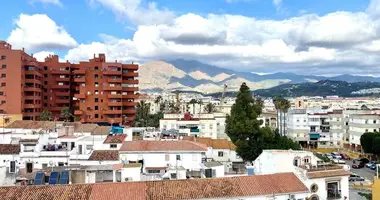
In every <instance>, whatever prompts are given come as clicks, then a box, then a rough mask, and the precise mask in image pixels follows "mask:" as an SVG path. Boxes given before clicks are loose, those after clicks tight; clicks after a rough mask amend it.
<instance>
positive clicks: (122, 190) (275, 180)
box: [0, 173, 308, 200]
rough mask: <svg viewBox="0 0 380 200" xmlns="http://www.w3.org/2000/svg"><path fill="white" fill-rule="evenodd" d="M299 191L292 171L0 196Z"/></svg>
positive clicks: (18, 190) (77, 199)
mask: <svg viewBox="0 0 380 200" xmlns="http://www.w3.org/2000/svg"><path fill="white" fill-rule="evenodd" d="M289 183H292V184H289ZM300 192H305V193H307V192H308V189H307V187H306V186H305V185H304V184H303V183H302V182H301V181H300V180H299V179H298V178H297V177H296V176H295V175H294V174H293V173H283V174H271V175H255V176H240V177H229V178H213V179H187V180H186V179H185V180H174V181H148V182H123V183H100V184H78V185H75V184H74V185H65V186H59V185H55V186H51V185H50V186H28V187H2V188H0V195H1V197H5V199H20V200H24V199H25V200H26V199H27V200H40V199H54V200H61V199H70V200H71V199H73V200H87V199H88V200H104V199H107V200H119V199H126V200H129V199H130V200H145V199H146V200H151V199H154V200H174V199H217V198H231V197H245V196H262V195H269V194H270V195H271V194H292V193H300Z"/></svg>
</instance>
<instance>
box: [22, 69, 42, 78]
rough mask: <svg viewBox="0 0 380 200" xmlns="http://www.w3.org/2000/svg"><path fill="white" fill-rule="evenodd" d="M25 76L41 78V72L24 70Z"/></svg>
mask: <svg viewBox="0 0 380 200" xmlns="http://www.w3.org/2000/svg"><path fill="white" fill-rule="evenodd" d="M25 75H35V76H40V77H41V76H42V74H41V72H40V71H37V70H25Z"/></svg>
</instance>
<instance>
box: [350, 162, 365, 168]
mask: <svg viewBox="0 0 380 200" xmlns="http://www.w3.org/2000/svg"><path fill="white" fill-rule="evenodd" d="M363 167H364V162H358V161H357V162H355V163H354V164H352V168H354V169H360V168H363Z"/></svg>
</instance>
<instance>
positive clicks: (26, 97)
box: [24, 96, 41, 100]
mask: <svg viewBox="0 0 380 200" xmlns="http://www.w3.org/2000/svg"><path fill="white" fill-rule="evenodd" d="M24 99H25V100H41V96H24Z"/></svg>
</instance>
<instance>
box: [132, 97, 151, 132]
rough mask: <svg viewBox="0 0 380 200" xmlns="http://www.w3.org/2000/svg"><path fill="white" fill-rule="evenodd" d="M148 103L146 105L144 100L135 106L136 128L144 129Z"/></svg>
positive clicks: (147, 116) (148, 107)
mask: <svg viewBox="0 0 380 200" xmlns="http://www.w3.org/2000/svg"><path fill="white" fill-rule="evenodd" d="M149 110H150V103H146V102H145V101H144V100H142V101H140V102H138V103H137V104H136V114H135V119H134V121H135V125H136V126H137V127H142V126H143V127H146V126H147V124H148V118H149Z"/></svg>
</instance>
